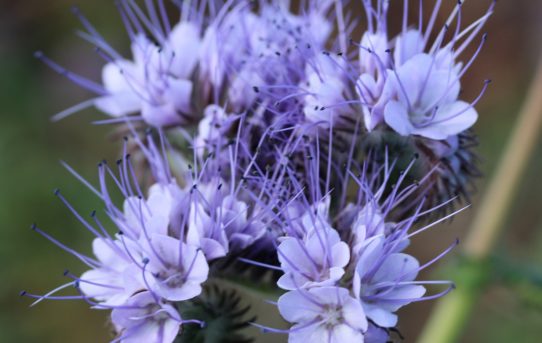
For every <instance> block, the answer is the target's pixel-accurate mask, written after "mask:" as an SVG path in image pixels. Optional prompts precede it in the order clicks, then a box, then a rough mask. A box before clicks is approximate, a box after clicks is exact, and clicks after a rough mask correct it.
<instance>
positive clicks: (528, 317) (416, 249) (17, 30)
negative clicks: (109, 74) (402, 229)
mask: <svg viewBox="0 0 542 343" xmlns="http://www.w3.org/2000/svg"><path fill="white" fill-rule="evenodd" d="M354 2H356V1H354ZM489 2H490V1H489V0H470V1H467V3H466V4H465V6H464V12H463V13H464V20H466V21H468V20H473V19H475V18H477V17H478V16H479V15H481V14H482V13H484V11H485V9H486V8H487V6H488V5H489ZM392 3H393V2H392ZM424 3H428V4H429V3H433V0H424ZM444 3H446V4H447V7H448V8H450V7H451V6H453V4H454V3H455V1H453V0H449V1H448V0H446V1H444ZM72 5H74V0H50V1H41V0H21V1H15V0H12V1H10V0H0V342H102V341H107V340H108V338H109V337H110V336H109V331H108V330H109V329H108V327H107V324H106V313H104V312H100V311H95V310H94V311H93V310H89V309H88V306H87V305H86V304H85V303H81V302H43V303H41V304H39V305H38V306H36V307H33V308H29V306H28V305H29V304H30V301H29V299H27V298H20V297H19V295H18V294H19V292H20V291H21V290H29V291H34V292H46V291H48V290H50V289H53V288H54V287H56V286H57V285H59V284H60V283H62V282H64V278H63V276H62V273H63V271H64V270H65V269H69V270H71V271H73V272H74V273H76V274H77V273H80V272H81V271H82V270H83V269H82V268H83V267H82V265H81V264H79V263H78V262H77V261H76V260H75V259H74V258H72V257H71V256H69V255H68V254H66V253H64V252H63V251H61V250H60V249H58V248H56V247H54V246H53V245H52V244H51V243H50V242H48V241H46V240H45V239H43V238H42V237H40V236H39V235H37V234H35V233H34V232H32V231H31V230H30V224H31V223H33V222H37V223H38V224H39V225H40V227H42V228H45V229H46V230H47V231H48V232H50V233H51V234H53V235H55V236H57V237H59V238H60V239H61V240H62V241H63V242H65V243H67V244H69V245H71V246H73V247H75V248H76V249H79V250H80V251H84V252H89V250H90V244H89V243H90V239H91V236H90V235H89V234H88V232H87V231H85V230H84V229H83V228H82V227H81V225H79V224H78V223H77V221H76V220H75V219H74V218H73V217H72V216H71V215H70V213H69V212H68V211H67V210H66V208H65V207H63V206H62V204H61V203H60V202H59V201H58V199H56V198H55V197H54V196H53V190H54V189H55V188H57V187H60V188H61V189H62V191H63V193H64V194H65V195H66V196H67V197H68V198H70V199H71V200H72V201H73V203H74V205H75V206H76V207H77V208H78V209H81V212H82V213H87V212H88V213H90V212H91V210H92V209H94V208H96V207H98V206H99V204H98V202H97V199H96V198H95V197H94V196H93V195H92V194H91V193H90V192H89V191H87V190H86V189H85V188H84V186H82V185H81V184H80V183H78V182H77V181H76V180H75V179H74V178H73V177H72V176H71V175H70V174H69V173H68V172H67V171H66V170H64V169H63V168H62V166H61V165H60V163H59V160H65V161H67V162H69V163H70V164H71V165H72V166H73V167H75V168H76V169H77V170H78V171H80V172H81V174H82V175H83V176H85V177H88V179H89V180H91V181H95V180H96V173H95V171H96V163H97V162H98V161H100V160H101V159H103V158H109V159H115V158H117V157H118V154H117V152H118V148H119V144H118V143H116V142H115V141H114V139H112V136H111V132H112V130H113V129H112V127H105V126H96V125H92V124H91V121H92V120H95V119H98V118H101V116H100V115H99V114H98V113H96V111H94V110H87V111H83V112H81V113H80V114H78V115H75V116H73V117H70V118H68V119H66V120H63V121H61V122H58V123H52V122H51V121H50V119H49V118H50V117H51V115H53V114H54V113H57V112H59V111H61V110H63V109H65V108H67V107H69V106H71V105H73V104H75V103H77V102H78V101H82V100H84V99H86V98H87V97H88V96H89V94H88V93H86V92H85V91H83V90H81V89H80V88H78V87H76V86H74V85H73V84H71V83H70V82H69V81H67V80H66V79H64V78H62V77H61V76H59V75H57V74H55V73H54V72H52V71H51V70H50V69H48V68H47V67H45V66H44V65H43V64H42V63H40V62H39V61H37V60H36V59H34V58H33V52H34V51H36V50H43V51H45V52H46V53H47V54H48V55H49V56H50V57H52V58H53V59H54V60H56V61H58V62H60V63H61V64H63V65H65V66H67V67H68V68H69V69H71V70H75V71H77V72H79V73H81V74H83V75H88V76H90V77H91V78H94V79H96V80H98V79H99V75H100V68H101V62H100V59H99V58H98V57H97V56H96V54H95V53H94V52H93V49H92V47H90V46H89V45H87V44H85V43H84V42H83V41H82V40H81V39H79V38H78V37H77V36H76V34H75V32H76V29H78V28H79V23H78V22H77V20H76V19H75V17H74V16H73V15H72V14H71V12H70V6H72ZM79 5H80V6H81V8H82V9H83V10H84V12H85V13H86V15H87V16H88V17H89V18H90V20H91V21H92V22H93V23H94V24H95V25H96V26H97V27H98V28H99V29H100V31H101V32H102V33H103V34H104V36H106V37H107V38H108V40H109V41H110V42H112V43H113V45H115V46H118V47H121V50H122V48H124V49H126V48H127V46H128V44H127V37H126V35H125V34H124V31H123V27H122V24H121V22H120V19H119V17H118V14H117V12H116V10H115V6H114V4H113V1H106V0H93V1H85V2H83V1H81V0H80V1H79ZM397 5H399V4H397ZM426 7H430V6H427V5H426ZM446 15H447V11H446V10H444V11H442V16H441V18H440V19H441V22H443V21H444V20H445V19H446ZM486 31H487V32H489V41H488V43H487V45H486V47H485V49H484V50H483V52H482V54H481V55H480V57H479V58H478V59H477V61H476V63H475V65H474V66H473V67H472V68H471V71H470V72H469V73H468V74H467V76H466V77H465V78H464V80H463V84H464V92H465V97H467V98H473V97H474V96H475V95H476V94H477V92H478V91H479V89H480V88H481V85H482V83H483V80H484V79H486V78H491V79H492V80H493V84H492V85H491V88H490V90H489V92H488V93H487V95H486V96H485V98H484V99H483V101H482V102H481V103H480V104H479V106H478V110H479V112H480V114H481V116H480V120H479V122H478V123H477V125H476V131H477V132H478V134H479V135H480V142H481V145H480V148H479V153H480V155H481V156H482V158H483V163H482V165H481V168H482V170H483V171H484V173H485V175H486V177H485V178H484V179H480V180H479V182H478V188H479V193H478V194H481V193H483V192H484V186H485V185H486V184H487V181H488V180H489V178H490V177H491V176H492V174H493V173H492V172H493V170H494V169H495V167H496V164H497V162H498V159H499V157H500V154H501V153H502V151H503V147H504V146H505V143H506V141H507V139H508V137H509V134H510V132H511V129H512V128H513V125H514V123H515V121H516V119H517V115H518V111H519V109H520V107H521V104H522V102H523V100H524V98H525V94H526V91H527V89H528V86H529V83H530V81H531V78H532V76H533V74H534V71H535V67H536V63H537V61H538V60H539V59H540V58H542V57H541V52H542V49H541V48H542V1H538V0H504V1H500V2H498V3H497V7H496V13H495V15H494V17H493V18H492V19H491V20H490V22H489V24H488V25H487V27H486ZM540 96H542V94H540ZM541 157H542V139H541V140H540V142H538V144H537V147H536V149H535V153H534V155H533V157H532V160H531V161H530V165H529V168H528V170H527V172H526V173H525V174H524V176H523V178H522V182H521V186H520V189H519V190H518V192H517V194H518V195H517V196H516V198H515V199H514V201H513V210H512V214H511V215H510V216H509V218H508V219H507V220H506V222H505V223H503V225H504V226H505V233H504V234H503V235H502V237H501V239H500V240H499V244H498V245H497V247H496V248H495V249H494V252H493V254H492V261H493V263H492V265H493V266H494V267H493V268H492V274H491V279H490V287H489V288H488V289H487V290H485V291H484V293H483V295H482V297H481V298H480V299H479V300H478V301H477V303H476V306H475V311H474V313H473V314H472V317H471V319H470V320H469V322H468V326H467V327H466V328H465V332H464V333H463V335H462V338H461V339H460V342H466V343H474V342H496V343H499V342H525V343H530V342H532V343H536V342H540V341H542V183H541V181H540V180H541V179H540V175H541V174H542V158H541ZM478 201H479V196H475V197H474V198H473V200H472V203H473V206H472V207H471V209H469V210H468V211H467V212H464V213H462V214H460V215H459V216H457V217H456V218H455V220H454V221H453V222H451V223H446V224H443V225H441V226H439V227H438V228H437V229H434V230H431V231H430V232H428V233H426V234H424V235H423V237H419V238H418V239H417V240H415V242H414V244H413V247H412V250H411V252H412V253H413V254H415V255H417V256H419V258H420V260H421V261H428V260H430V259H431V258H432V257H433V256H434V255H435V254H436V253H437V252H439V251H440V250H441V249H442V248H444V247H445V246H447V245H448V244H449V243H450V242H452V241H453V240H454V239H455V238H459V239H462V238H464V237H465V233H466V231H467V230H468V228H469V223H470V220H471V218H472V215H473V213H475V212H476V210H477V208H478V207H479V204H478ZM458 255H459V250H458V252H457V253H456V254H455V257H451V258H448V259H447V260H446V261H445V262H441V263H440V264H439V265H438V266H436V268H433V269H432V270H430V271H428V272H429V273H433V275H435V273H436V274H444V275H446V271H447V270H448V268H450V266H451V265H452V266H453V264H454V263H457V259H458ZM437 269H438V270H437ZM458 286H459V287H460V285H458ZM431 306H432V303H423V304H414V305H411V306H409V307H408V308H407V309H406V310H404V311H402V317H401V322H400V329H401V332H402V333H403V335H404V336H405V341H406V342H414V341H415V340H416V337H417V335H418V334H419V332H420V330H421V328H422V327H423V323H425V321H426V319H427V317H428V316H429V314H430V310H431ZM279 340H280V339H279ZM275 342H278V340H277V339H275ZM436 343H438V342H436Z"/></svg>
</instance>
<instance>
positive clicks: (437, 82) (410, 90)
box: [384, 54, 478, 140]
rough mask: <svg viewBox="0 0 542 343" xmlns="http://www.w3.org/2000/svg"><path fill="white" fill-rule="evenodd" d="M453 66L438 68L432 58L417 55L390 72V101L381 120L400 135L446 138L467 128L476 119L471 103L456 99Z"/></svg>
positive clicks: (456, 84)
mask: <svg viewBox="0 0 542 343" xmlns="http://www.w3.org/2000/svg"><path fill="white" fill-rule="evenodd" d="M452 68H453V66H452V67H450V66H447V67H445V68H441V69H439V67H438V63H437V62H436V61H435V58H434V57H432V56H430V55H427V54H418V55H415V56H413V57H412V58H410V59H409V60H407V62H406V63H405V64H403V65H402V66H400V67H398V68H397V70H396V72H395V74H393V75H390V76H389V78H388V80H387V84H386V87H391V88H392V89H393V91H391V92H390V94H391V97H392V98H394V99H395V100H391V101H389V102H388V103H387V105H386V107H385V110H384V120H385V121H386V124H388V125H389V126H390V127H391V128H392V129H393V130H395V131H396V132H397V133H399V134H400V135H403V136H409V135H419V136H423V137H427V138H430V139H437V140H438V139H446V138H448V137H449V136H452V135H457V134H458V133H460V132H462V131H465V130H466V129H468V128H470V127H471V126H472V125H473V124H474V123H475V122H476V120H477V119H478V113H477V112H476V110H474V108H473V106H472V105H471V104H469V103H466V102H464V101H459V100H457V97H458V95H459V81H458V79H459V74H458V73H457V72H456V71H454V70H453V69H452Z"/></svg>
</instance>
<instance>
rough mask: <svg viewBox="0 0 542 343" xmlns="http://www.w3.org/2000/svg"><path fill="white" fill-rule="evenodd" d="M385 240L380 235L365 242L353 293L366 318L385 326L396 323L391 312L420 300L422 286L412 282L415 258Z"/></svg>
mask: <svg viewBox="0 0 542 343" xmlns="http://www.w3.org/2000/svg"><path fill="white" fill-rule="evenodd" d="M386 243H388V242H386V239H385V238H384V237H383V236H376V237H373V238H372V239H369V240H368V241H367V242H366V243H365V246H364V247H363V248H362V250H361V253H360V255H359V257H358V262H357V265H356V279H355V281H354V293H355V294H356V295H357V296H358V297H359V299H360V300H361V302H362V304H363V309H364V311H365V313H366V314H367V317H368V318H370V319H371V320H372V321H373V322H374V323H375V324H377V325H378V326H381V327H386V328H389V327H394V326H395V325H396V324H397V315H396V314H395V313H394V312H396V311H397V310H398V309H399V308H401V307H402V306H405V305H408V304H409V303H410V302H412V301H417V300H418V299H420V298H421V297H422V296H423V295H424V294H425V288H424V287H423V286H420V285H418V284H416V282H414V281H413V280H414V279H415V278H416V276H417V275H418V270H419V269H420V265H419V264H418V261H417V260H416V259H415V258H414V257H412V256H410V255H407V254H403V253H399V252H395V251H394V250H393V246H392V247H390V246H385V244H386ZM388 244H389V243H388Z"/></svg>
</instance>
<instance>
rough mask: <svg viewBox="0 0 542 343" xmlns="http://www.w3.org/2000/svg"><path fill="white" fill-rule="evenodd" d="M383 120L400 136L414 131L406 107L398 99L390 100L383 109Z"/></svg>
mask: <svg viewBox="0 0 542 343" xmlns="http://www.w3.org/2000/svg"><path fill="white" fill-rule="evenodd" d="M384 120H385V121H386V124H388V126H389V127H391V128H392V129H393V130H395V132H397V133H398V134H400V135H402V136H408V135H410V134H411V133H412V131H414V127H413V126H412V123H411V122H410V118H409V114H408V110H407V107H406V106H405V105H403V104H402V103H400V102H398V101H390V102H389V103H388V104H387V105H386V108H385V109H384Z"/></svg>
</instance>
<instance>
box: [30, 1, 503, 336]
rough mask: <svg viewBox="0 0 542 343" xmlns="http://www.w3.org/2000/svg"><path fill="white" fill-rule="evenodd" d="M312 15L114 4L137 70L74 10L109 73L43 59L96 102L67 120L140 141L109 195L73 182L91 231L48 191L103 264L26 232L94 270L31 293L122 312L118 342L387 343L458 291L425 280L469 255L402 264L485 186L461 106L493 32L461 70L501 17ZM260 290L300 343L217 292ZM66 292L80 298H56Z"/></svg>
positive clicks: (277, 4)
mask: <svg viewBox="0 0 542 343" xmlns="http://www.w3.org/2000/svg"><path fill="white" fill-rule="evenodd" d="M302 3H303V4H302V5H300V7H299V8H295V9H294V8H290V6H289V2H288V1H281V0H261V1H248V0H238V1H226V2H222V1H215V0H206V1H205V0H202V1H183V2H175V5H177V7H178V10H179V11H180V19H179V20H178V22H176V23H172V22H171V21H170V18H171V13H170V12H169V11H170V10H171V9H172V8H173V7H174V6H170V4H166V3H164V2H163V1H157V2H154V1H145V2H144V5H142V6H139V5H138V4H137V3H136V2H135V1H131V0H121V1H118V2H117V7H118V10H119V13H120V15H121V18H122V21H123V23H124V25H125V27H126V31H127V33H128V36H129V38H130V41H131V51H132V56H131V57H124V56H122V55H121V54H120V53H119V52H117V50H115V49H114V48H113V47H112V46H111V45H110V44H109V43H108V42H107V41H106V40H105V39H104V38H103V36H102V35H101V34H100V33H99V32H98V31H97V30H96V28H94V27H93V26H92V25H91V24H90V22H89V21H88V20H87V19H86V18H85V17H84V16H83V15H82V14H81V13H80V11H79V10H77V9H76V10H74V13H75V14H76V15H77V16H78V18H79V19H80V20H81V22H82V24H83V26H84V28H85V31H84V32H82V33H81V36H82V37H83V38H84V39H85V40H86V41H88V42H90V43H91V44H92V45H94V46H95V48H96V51H97V53H98V55H99V56H101V57H102V58H104V60H105V65H104V67H103V71H102V84H98V83H95V82H93V81H90V80H89V79H86V78H84V77H82V76H79V75H76V74H75V73H73V72H70V71H67V70H65V69H64V68H62V67H61V66H59V65H58V64H56V63H55V62H53V61H51V60H50V59H48V58H47V57H45V56H44V55H43V53H41V52H39V53H37V54H36V56H37V57H38V58H40V59H41V60H43V61H44V62H45V63H46V64H48V65H49V66H50V67H52V68H53V69H54V70H56V71H58V72H60V73H61V74H63V75H65V76H66V77H68V78H69V79H71V80H72V81H74V82H76V83H77V84H79V85H80V86H82V87H85V88H86V89H88V90H90V91H92V92H94V93H95V94H96V96H95V97H94V98H92V99H90V100H89V101H86V102H83V103H82V104H78V105H76V106H74V107H72V108H69V109H67V110H65V111H63V112H61V113H59V114H58V115H57V116H56V118H57V119H60V118H63V117H65V116H67V115H71V114H72V113H74V112H77V111H78V110H80V109H82V108H85V107H89V106H94V107H96V108H97V109H98V110H100V111H102V112H103V113H105V114H106V115H108V116H110V117H111V118H110V119H106V120H102V121H100V123H102V124H115V125H118V126H120V127H121V129H122V130H123V131H124V132H127V133H128V134H127V136H129V137H127V138H126V139H125V142H124V145H123V152H122V158H121V159H120V160H119V161H117V165H116V168H115V167H111V166H109V165H108V164H107V163H106V162H105V161H104V162H102V163H100V164H99V167H98V175H99V183H98V186H96V187H95V186H93V185H92V184H91V183H89V182H88V181H86V180H84V179H83V178H82V177H81V176H79V174H77V173H76V172H75V171H74V170H73V169H72V168H71V167H69V166H67V165H66V167H67V168H68V170H69V171H70V172H71V173H72V174H73V175H74V176H75V177H77V178H78V179H79V180H80V181H81V182H82V183H83V184H84V185H86V186H87V187H88V188H89V189H90V190H91V192H93V193H94V194H95V195H96V196H98V198H99V199H100V200H101V201H102V202H103V207H104V210H103V213H101V212H96V211H94V212H92V215H91V217H90V219H87V218H85V217H84V216H82V215H80V214H79V212H77V211H76V210H75V208H74V206H73V205H72V204H71V203H69V202H68V201H67V200H66V199H65V198H64V196H63V195H62V194H61V193H60V192H59V191H57V192H55V194H56V195H57V197H58V198H59V199H60V200H61V201H62V202H63V203H64V204H65V205H66V206H67V208H68V209H69V210H70V211H71V212H72V213H73V214H74V215H75V217H76V218H77V219H78V220H79V221H80V222H81V224H82V225H83V226H84V227H85V228H86V229H87V230H88V231H90V232H91V233H92V234H93V235H94V236H95V238H94V241H93V244H92V247H93V254H94V257H90V256H86V255H84V254H81V253H79V252H77V251H75V250H73V249H71V248H69V247H68V246H65V245H64V244H62V243H61V242H59V241H58V240H56V239H55V238H53V237H52V236H50V235H49V234H47V233H46V232H45V231H43V230H42V229H40V228H38V227H37V226H33V228H34V230H35V231H37V232H38V233H39V234H41V235H43V236H45V237H46V238H47V239H49V240H50V241H52V242H53V243H54V244H56V245H58V246H59V247H61V248H62V249H64V250H66V251H67V252H68V253H70V254H72V255H74V256H75V257H76V258H78V259H79V260H80V261H81V262H83V263H84V264H85V265H86V266H87V267H88V270H87V271H85V272H83V273H82V274H81V275H80V276H78V275H76V274H73V273H71V272H66V273H65V275H66V276H67V277H68V278H70V281H69V282H68V283H66V284H64V285H62V286H60V287H59V288H57V289H55V290H53V291H52V292H49V293H47V294H45V295H37V294H31V293H27V292H24V294H25V295H27V296H29V297H33V298H36V303H37V302H41V301H42V300H44V299H82V300H84V301H86V302H88V303H89V304H90V305H91V306H92V307H93V308H95V309H105V310H110V311H111V323H112V326H113V327H114V330H115V332H116V337H115V338H114V341H116V342H174V341H178V342H189V341H190V342H199V341H202V342H203V341H208V339H211V338H210V337H214V338H213V339H215V340H216V339H217V337H219V341H221V342H229V341H239V342H241V341H243V340H244V338H242V336H241V335H240V334H234V333H232V332H230V331H235V330H237V329H240V328H243V327H245V326H246V325H248V324H250V325H254V326H257V327H260V328H262V329H263V330H264V331H266V332H268V331H272V332H282V333H286V334H288V339H289V342H292V343H296V342H303V341H307V340H308V341H310V342H374V343H378V342H386V341H387V340H389V338H390V335H391V334H392V333H393V332H395V331H397V329H396V327H397V324H398V316H397V313H396V312H397V310H399V309H400V308H401V307H403V306H406V305H408V304H410V303H413V302H418V301H422V300H427V299H434V298H436V297H439V296H442V295H444V294H446V293H448V292H449V291H450V290H452V289H453V284H452V283H451V282H450V281H420V280H417V276H418V273H419V272H420V271H421V270H423V269H425V268H427V267H428V266H430V265H432V264H433V263H434V262H436V261H438V260H439V259H440V258H441V257H442V256H444V255H445V254H446V253H448V252H449V251H450V250H451V249H452V248H453V247H454V246H455V245H456V243H454V244H452V245H451V246H450V247H449V248H448V249H446V250H445V251H444V252H443V253H442V254H440V255H439V256H437V257H436V258H435V259H433V260H431V261H429V262H427V263H425V264H423V265H420V263H419V262H418V260H417V259H416V258H415V257H414V256H412V255H410V254H408V253H406V252H405V249H407V247H408V246H409V242H410V240H411V239H412V238H413V237H414V236H416V235H418V234H420V233H422V232H424V231H425V230H427V229H429V228H430V227H432V226H434V225H436V224H437V223H440V222H442V221H445V220H446V219H447V218H449V217H450V216H451V215H454V214H455V213H457V211H456V212H454V213H451V214H446V212H445V211H450V208H451V206H452V203H453V202H454V201H455V200H456V198H457V197H455V195H456V194H464V195H468V185H469V182H471V180H470V179H471V177H473V176H476V175H477V169H476V166H475V164H474V162H475V160H476V158H475V155H474V153H473V151H472V149H473V147H474V145H475V144H474V143H475V138H474V135H473V133H472V131H471V127H472V125H473V124H474V123H475V122H476V120H477V117H478V114H477V112H476V110H475V109H474V106H475V105H476V104H477V102H478V100H479V98H480V97H478V98H476V99H475V100H474V101H472V102H467V101H465V100H463V99H461V98H460V81H461V78H462V77H463V75H464V74H465V73H466V71H467V70H468V69H469V68H470V67H471V65H472V64H473V61H474V59H475V58H476V56H477V55H478V53H479V51H480V49H481V47H482V46H483V43H484V42H485V40H486V35H482V37H481V43H480V46H479V48H478V49H476V52H475V54H474V55H473V56H472V57H470V58H469V59H468V60H467V62H466V63H465V64H463V63H462V62H460V57H461V55H462V53H463V52H464V51H465V49H466V48H467V47H468V46H469V45H470V44H471V42H473V41H474V40H475V39H476V37H478V35H479V33H480V30H481V29H482V27H483V25H484V23H485V22H486V21H487V20H488V18H489V17H490V15H491V13H492V11H493V5H491V6H490V8H489V10H488V12H487V13H486V14H485V15H484V16H482V17H481V18H480V19H478V20H477V21H475V22H473V23H471V24H469V25H468V26H466V27H464V25H463V23H462V20H461V18H462V16H461V9H462V4H461V3H460V2H459V3H458V4H457V5H456V7H455V9H454V11H453V12H452V14H451V15H450V17H449V19H448V20H447V22H446V24H444V25H443V26H442V27H441V29H439V30H436V29H435V28H436V27H437V25H438V24H437V17H438V14H439V10H440V7H441V3H442V1H440V0H437V1H436V3H435V5H434V7H433V8H432V11H431V14H430V17H429V21H428V22H427V24H424V20H423V19H424V18H423V13H424V9H423V5H424V3H425V1H420V5H419V6H420V8H419V13H420V17H419V20H418V24H417V26H414V27H412V26H409V24H408V21H409V2H408V0H405V1H404V7H403V11H404V16H403V19H402V27H401V30H400V31H399V32H398V33H395V34H392V32H390V30H389V27H391V26H392V25H389V23H388V8H389V6H390V2H389V1H386V0H377V1H371V0H363V1H362V4H363V7H364V9H365V12H366V18H367V19H366V20H364V19H360V18H363V17H362V16H359V15H358V14H357V13H348V12H347V11H346V4H344V3H343V2H342V1H337V0H324V1H304V2H302ZM170 7H171V8H170ZM352 18H353V19H352ZM358 24H362V25H364V26H365V27H366V31H365V32H364V33H363V34H362V35H361V36H360V37H359V38H357V39H355V38H353V37H351V36H353V35H354V32H356V30H355V28H356V26H357V25H358ZM488 83H489V82H486V83H484V87H483V91H482V93H483V92H484V91H485V89H486V88H487V85H488ZM480 96H481V95H480ZM119 197H120V198H121V199H122V204H119V203H118V202H117V201H116V200H115V199H118V198H119ZM103 215H105V217H107V222H103V221H102V219H99V217H102V216H103ZM102 218H103V217H102ZM428 223H429V224H428ZM254 276H256V278H255V277H254ZM254 279H257V280H258V281H259V282H260V283H255V281H254ZM225 280H227V281H228V282H226V281H225ZM262 280H264V281H263V282H266V283H270V284H271V285H272V286H273V287H274V288H276V289H278V290H281V291H282V292H283V293H282V295H281V296H280V298H279V299H278V302H276V305H277V307H278V311H279V312H280V314H281V315H282V317H283V318H284V319H285V320H286V321H287V322H289V323H290V324H291V327H290V328H289V329H286V330H282V329H274V328H270V327H267V326H265V325H264V324H262V323H259V322H258V323H256V322H254V321H251V320H249V319H247V318H245V317H244V315H245V314H246V311H245V309H239V308H237V306H238V301H234V300H232V299H229V300H227V299H217V297H218V298H220V296H217V294H218V295H222V296H224V297H226V296H227V294H229V293H227V292H226V291H224V292H222V291H218V292H214V293H213V292H210V291H209V290H210V289H213V288H212V287H207V286H208V285H210V286H214V287H218V288H219V289H220V288H221V287H225V286H224V285H225V284H228V285H231V284H232V283H233V284H235V283H236V282H239V281H241V282H242V283H243V284H245V285H246V284H253V283H254V284H258V285H260V284H261V282H262ZM439 285H440V287H443V286H444V289H443V290H440V291H437V292H436V293H435V292H432V293H433V295H426V293H427V291H428V288H432V287H439ZM70 286H74V288H75V290H76V291H77V294H76V295H57V292H59V291H61V290H64V289H66V288H68V287H70ZM233 299H236V298H235V297H233ZM249 322H250V323H249ZM221 328H222V329H221ZM227 328H230V329H227ZM217 330H218V331H217ZM220 330H222V331H220Z"/></svg>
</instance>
